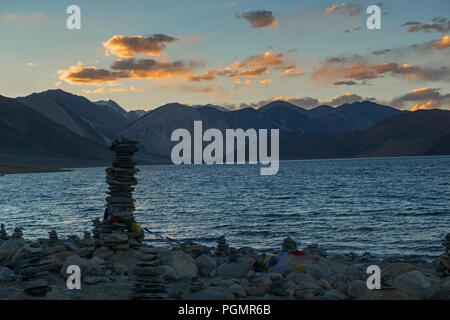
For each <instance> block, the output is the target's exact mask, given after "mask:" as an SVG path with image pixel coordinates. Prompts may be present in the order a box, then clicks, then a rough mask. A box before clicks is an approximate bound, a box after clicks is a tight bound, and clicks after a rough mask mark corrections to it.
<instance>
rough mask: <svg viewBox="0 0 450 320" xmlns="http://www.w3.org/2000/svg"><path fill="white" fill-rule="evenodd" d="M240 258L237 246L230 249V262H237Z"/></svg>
mask: <svg viewBox="0 0 450 320" xmlns="http://www.w3.org/2000/svg"><path fill="white" fill-rule="evenodd" d="M238 259H239V253H238V251H237V249H236V248H231V247H230V248H229V249H228V261H229V262H237V261H238Z"/></svg>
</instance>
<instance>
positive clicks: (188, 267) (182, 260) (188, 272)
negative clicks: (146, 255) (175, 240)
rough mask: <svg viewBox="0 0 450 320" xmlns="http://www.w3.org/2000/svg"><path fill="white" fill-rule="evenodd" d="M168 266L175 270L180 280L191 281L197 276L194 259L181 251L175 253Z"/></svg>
mask: <svg viewBox="0 0 450 320" xmlns="http://www.w3.org/2000/svg"><path fill="white" fill-rule="evenodd" d="M169 265H170V266H171V267H172V268H174V269H175V271H176V272H177V273H178V275H179V276H180V278H185V279H186V278H187V279H192V278H195V277H196V276H197V275H198V268H197V264H196V263H195V260H194V258H192V257H191V256H190V255H188V254H187V253H184V252H183V251H180V250H177V251H175V253H174V254H173V255H172V257H171V259H170V264H169Z"/></svg>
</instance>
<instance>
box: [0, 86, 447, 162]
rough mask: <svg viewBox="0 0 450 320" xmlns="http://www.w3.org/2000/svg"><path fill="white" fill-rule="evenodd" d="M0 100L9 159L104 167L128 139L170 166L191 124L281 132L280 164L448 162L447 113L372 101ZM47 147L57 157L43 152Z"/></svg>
mask: <svg viewBox="0 0 450 320" xmlns="http://www.w3.org/2000/svg"><path fill="white" fill-rule="evenodd" d="M1 98H2V99H0V112H2V110H3V112H4V113H5V114H7V115H8V117H9V118H6V117H5V118H4V119H3V122H4V123H5V126H4V128H6V127H8V128H10V131H8V132H3V135H4V136H3V140H1V143H2V144H0V155H1V154H4V155H6V154H7V155H8V157H10V158H11V157H14V155H21V156H24V155H27V154H28V155H29V156H30V157H31V156H36V157H40V158H42V159H44V158H45V159H48V158H52V157H53V158H55V157H56V158H58V157H59V158H61V157H70V158H73V159H81V158H83V159H85V158H86V157H87V158H92V159H99V158H100V159H107V158H108V157H107V155H108V153H106V154H104V153H103V152H101V150H103V151H105V150H106V146H107V145H108V144H109V143H110V141H111V140H112V139H115V138H117V137H122V136H127V137H129V138H132V139H136V140H138V141H139V142H140V144H139V149H140V151H139V152H138V153H137V157H138V158H139V159H141V160H142V161H144V162H147V163H153V162H155V161H156V162H159V163H160V162H161V161H163V162H170V152H171V149H172V147H173V145H174V144H175V142H171V141H170V135H171V133H172V132H173V131H174V130H175V129H178V128H186V129H188V130H189V131H191V132H192V131H193V123H194V121H195V120H201V121H202V123H203V130H206V129H208V128H218V129H220V130H222V131H224V130H225V129H227V128H231V129H236V128H241V129H244V130H247V129H249V128H254V129H269V130H270V129H279V130H280V157H281V159H304V158H329V157H336V158H339V157H361V156H367V157H372V156H397V155H428V154H450V146H449V143H450V136H449V133H448V130H447V128H450V122H449V114H450V111H445V110H426V111H420V112H419V111H416V112H408V111H401V110H397V109H395V108H392V107H389V106H384V105H380V104H377V103H374V102H371V101H362V102H355V103H351V104H343V105H341V106H338V107H331V106H327V105H321V106H317V107H315V108H313V109H304V108H301V107H298V106H296V105H293V104H291V103H289V102H287V101H278V100H277V101H272V102H270V103H268V104H266V105H265V106H262V107H261V108H259V109H254V108H243V109H238V110H228V109H225V108H223V107H220V106H216V105H209V104H206V105H194V106H188V105H184V104H180V103H169V104H166V105H163V106H161V107H159V108H156V109H153V110H150V111H148V112H145V111H143V110H134V111H129V112H127V111H126V110H125V109H123V108H122V107H121V106H120V105H119V104H118V103H116V102H115V101H113V100H100V101H96V102H91V101H90V100H88V99H86V98H85V97H82V96H78V95H74V94H71V93H68V92H65V91H62V90H48V91H44V92H40V93H33V94H31V95H29V96H26V97H18V98H16V99H11V98H5V97H1ZM13 101H16V102H17V104H14V103H13ZM14 106H15V108H17V110H21V111H20V112H23V114H24V116H23V117H22V118H20V121H18V119H19V118H15V117H13V115H14V114H13V110H14ZM8 119H9V120H8ZM14 119H15V121H13V120H14ZM36 119H37V120H36ZM29 121H36V123H41V125H43V126H44V125H45V126H46V127H47V129H48V130H44V129H42V130H41V129H39V127H37V126H35V125H33V124H30V123H28V122H29ZM44 123H45V124H44ZM6 124H8V125H6ZM3 130H5V129H3ZM33 130H36V134H35V135H33V132H32V131H33ZM1 132H2V131H1V130H0V133H1ZM22 132H25V133H26V134H23V133H22ZM55 134H57V135H59V137H58V138H56V137H53V136H52V135H55ZM45 135H49V136H48V137H47V139H45ZM5 137H7V139H5ZM54 139H56V140H54ZM64 139H66V141H65V144H63V143H62V141H63V140H64ZM46 140H48V141H53V142H52V143H53V145H54V146H58V147H57V148H61V149H60V150H59V151H58V150H54V149H52V148H50V149H49V148H47V147H46V146H45V144H46V142H45V141H46ZM39 144H43V146H41V147H39ZM17 146H20V147H17ZM27 150H28V151H27ZM93 150H97V151H96V152H92V151H93ZM1 159H2V157H1V156H0V162H1ZM4 159H6V156H5V157H4ZM11 159H12V158H11ZM71 163H72V162H71Z"/></svg>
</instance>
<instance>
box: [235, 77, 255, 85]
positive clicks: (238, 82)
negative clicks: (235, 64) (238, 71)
mask: <svg viewBox="0 0 450 320" xmlns="http://www.w3.org/2000/svg"><path fill="white" fill-rule="evenodd" d="M234 83H236V84H237V85H238V86H248V85H249V84H250V83H251V80H249V79H246V80H244V81H241V79H239V78H236V79H234Z"/></svg>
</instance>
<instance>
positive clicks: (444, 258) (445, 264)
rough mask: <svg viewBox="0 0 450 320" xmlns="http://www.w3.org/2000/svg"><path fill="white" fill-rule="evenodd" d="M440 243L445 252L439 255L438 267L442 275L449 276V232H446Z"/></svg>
mask: <svg viewBox="0 0 450 320" xmlns="http://www.w3.org/2000/svg"><path fill="white" fill-rule="evenodd" d="M442 245H443V246H444V248H445V253H444V254H443V255H441V256H440V257H439V263H440V266H439V269H440V271H442V273H443V276H444V277H448V276H450V233H447V235H446V236H445V239H444V241H443V242H442Z"/></svg>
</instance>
